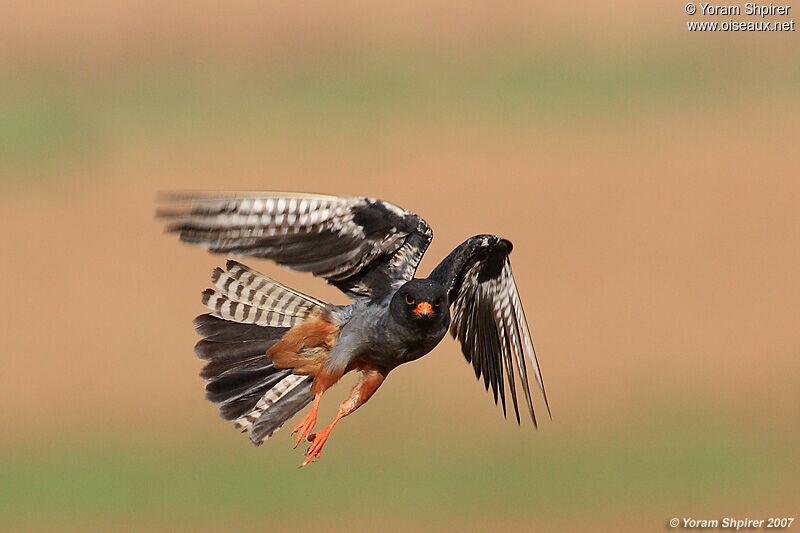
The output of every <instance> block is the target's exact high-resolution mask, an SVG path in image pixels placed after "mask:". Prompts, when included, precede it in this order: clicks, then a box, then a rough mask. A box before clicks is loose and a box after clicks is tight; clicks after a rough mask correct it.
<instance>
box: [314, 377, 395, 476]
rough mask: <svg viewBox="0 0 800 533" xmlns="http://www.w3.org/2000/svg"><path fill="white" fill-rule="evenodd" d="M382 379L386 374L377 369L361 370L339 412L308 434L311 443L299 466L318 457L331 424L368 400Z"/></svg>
mask: <svg viewBox="0 0 800 533" xmlns="http://www.w3.org/2000/svg"><path fill="white" fill-rule="evenodd" d="M384 379H386V376H385V375H384V374H382V373H381V372H379V371H378V370H366V371H362V373H361V377H360V378H359V380H358V382H357V383H356V385H355V387H353V390H352V392H350V396H349V397H348V398H347V399H346V400H345V401H343V402H342V404H341V405H340V406H339V412H338V413H336V416H335V417H334V418H333V421H332V422H331V423H330V425H329V426H328V427H326V428H325V429H323V430H322V431H320V432H319V433H317V434H312V435H309V436H308V440H310V441H312V443H311V446H310V447H309V448H308V451H307V452H306V458H305V460H304V461H303V464H301V465H300V466H301V467H303V466H306V465H307V464H308V463H310V462H311V461H312V460H313V461H316V460H317V459H319V456H320V454H321V453H322V447H323V446H324V445H325V441H327V440H328V437H329V436H330V434H331V430H332V429H333V426H335V425H336V423H337V422H338V421H339V420H341V419H342V418H344V417H345V416H347V415H349V414H350V413H352V412H353V411H355V410H356V409H358V408H359V407H360V406H361V405H363V404H364V403H365V402H366V401H367V400H369V399H370V397H371V396H372V395H373V394H374V393H375V391H376V390H378V387H380V386H381V383H383V380H384Z"/></svg>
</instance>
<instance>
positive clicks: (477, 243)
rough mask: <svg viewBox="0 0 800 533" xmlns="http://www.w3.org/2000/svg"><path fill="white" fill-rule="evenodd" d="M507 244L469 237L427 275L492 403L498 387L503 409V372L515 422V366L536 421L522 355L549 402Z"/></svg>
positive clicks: (494, 238) (489, 237)
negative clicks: (440, 290)
mask: <svg viewBox="0 0 800 533" xmlns="http://www.w3.org/2000/svg"><path fill="white" fill-rule="evenodd" d="M511 248H512V246H511V242H510V241H507V240H505V239H501V238H500V237H497V236H495V235H478V236H475V237H472V238H470V239H468V240H467V241H465V242H464V243H463V244H461V245H460V246H459V247H458V248H456V249H455V250H453V252H452V253H451V254H450V255H449V256H447V257H446V258H445V259H444V260H443V261H442V262H441V263H440V264H439V266H437V267H436V268H435V269H434V271H433V272H432V273H431V276H430V278H431V279H434V280H436V281H438V282H439V283H441V284H442V285H444V287H445V288H446V289H447V291H448V300H449V302H450V305H452V306H453V318H452V322H451V325H450V333H451V334H452V335H453V337H454V338H456V339H458V340H459V342H460V343H461V351H462V352H463V354H464V357H466V359H467V361H468V362H471V363H472V366H473V367H474V369H475V376H476V377H477V378H479V379H480V377H481V376H483V381H484V385H485V386H486V389H487V390H488V389H489V386H490V385H491V387H492V391H493V393H494V400H495V403H497V396H498V392H499V395H500V398H501V400H502V403H503V413H504V414H505V411H506V401H505V390H504V385H503V374H504V373H505V376H506V378H507V381H508V386H509V389H510V394H511V398H512V400H513V402H514V413H515V414H516V417H517V422H519V408H518V406H517V395H516V385H515V381H514V373H515V368H516V372H517V373H518V374H519V377H520V381H521V382H522V388H523V392H524V393H525V399H526V401H527V404H528V409H529V411H530V414H531V419H532V420H533V423H534V425H536V415H535V414H534V411H533V402H532V400H531V392H530V385H529V382H528V371H527V368H526V360H527V361H529V362H530V365H531V367H532V370H533V374H534V376H535V379H536V382H537V383H538V385H539V388H540V389H541V391H542V395H543V396H544V401H545V405H547V410H548V413H549V412H550V406H549V404H548V403H547V394H546V393H545V389H544V383H543V382H542V375H541V372H540V371H539V363H538V361H537V359H536V352H535V351H534V348H533V341H532V340H531V334H530V331H529V330H528V324H527V323H526V320H525V313H524V311H523V310H522V303H521V301H520V298H519V293H518V291H517V286H516V283H515V282H514V276H513V275H512V273H511V263H510V262H509V259H508V256H509V254H510V253H511Z"/></svg>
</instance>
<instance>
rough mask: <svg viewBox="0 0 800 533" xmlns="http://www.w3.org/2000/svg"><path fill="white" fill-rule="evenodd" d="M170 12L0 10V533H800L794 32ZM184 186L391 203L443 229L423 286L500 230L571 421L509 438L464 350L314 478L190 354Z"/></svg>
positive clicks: (328, 8) (414, 382)
mask: <svg viewBox="0 0 800 533" xmlns="http://www.w3.org/2000/svg"><path fill="white" fill-rule="evenodd" d="M164 4H165V3H164V2H155V1H150V0H147V1H144V2H137V3H136V5H128V6H121V5H116V6H112V5H110V4H109V3H106V2H96V1H95V2H89V1H79V2H58V3H51V4H48V5H45V4H30V5H26V6H21V5H20V4H19V3H17V2H5V1H3V2H0V64H1V65H2V68H0V210H1V212H2V221H3V222H2V225H3V235H4V236H3V246H2V250H3V261H2V262H0V279H2V280H4V281H3V292H4V295H5V297H4V302H5V305H3V306H2V308H1V309H0V339H2V361H3V372H0V400H2V406H3V407H2V409H0V424H2V427H3V428H4V431H3V432H2V436H0V525H2V526H3V527H2V529H3V530H59V531H60V530H75V531H82V530H85V529H97V530H104V531H105V530H141V531H153V530H164V531H167V530H169V531H173V530H186V531H204V530H208V531H211V530H219V529H223V530H225V529H227V530H234V529H235V530H253V531H265V530H266V531H272V530H277V529H278V528H287V529H288V528H291V529H307V528H312V527H313V528H316V529H318V530H322V531H327V530H334V531H354V530H366V531H370V530H374V529H377V528H380V529H382V530H387V531H407V530H429V531H441V530H463V531H490V530H491V531H494V530H508V531H529V530H536V531H575V530H584V529H590V530H596V531H651V530H652V531H661V530H663V529H664V528H665V527H666V524H667V522H668V520H669V519H670V518H672V517H673V516H677V517H684V516H685V517H694V518H710V519H713V518H718V519H721V518H723V517H725V516H731V517H734V518H744V517H750V518H767V517H770V516H796V515H797V512H798V509H800V506H798V504H800V490H799V489H798V483H797V480H798V474H800V467H798V464H800V462H798V454H797V449H798V446H800V362H798V361H799V359H798V358H799V356H800V329H799V328H798V318H800V304H798V302H799V301H800V278H799V277H798V271H799V270H800V246H798V243H800V214H798V195H800V177H799V176H798V168H800V151H798V133H800V130H799V129H798V119H800V101H798V98H797V96H798V94H800V92H799V91H798V89H800V60H798V58H800V55H799V54H798V51H800V47H799V46H798V39H797V34H796V33H792V34H762V33H750V34H747V33H740V34H730V33H708V34H699V33H689V32H688V31H687V30H686V20H687V16H686V15H685V14H684V12H683V4H682V3H681V4H678V3H675V2H669V3H664V5H656V4H655V3H651V2H632V1H631V2H619V3H614V4H613V5H599V4H596V3H592V2H588V1H576V2H572V3H563V2H552V1H548V2H544V3H537V4H536V5H532V4H531V3H529V2H501V3H486V4H470V3H462V2H452V1H441V2H406V3H402V4H398V3H395V2H372V3H363V2H351V1H345V2H342V1H338V2H310V3H285V2H233V3H227V4H225V5H221V4H217V3H213V2H184V1H180V2H168V3H166V4H167V5H164ZM723 18H724V17H723ZM170 189H225V190H230V189H263V190H270V189H272V190H297V191H316V192H324V193H334V194H366V195H371V196H376V197H380V198H384V199H386V200H389V201H392V202H394V203H397V204H399V205H401V206H403V207H406V208H408V209H412V210H414V211H416V212H418V213H420V214H421V215H422V216H424V217H425V218H426V220H427V221H428V222H429V223H430V224H431V226H432V227H433V228H434V231H435V233H436V238H435V240H434V242H433V245H432V246H431V248H430V250H429V252H428V254H427V255H426V257H425V259H424V260H423V263H422V265H421V269H420V273H421V274H424V275H426V274H427V273H428V272H429V271H430V269H431V268H433V266H435V265H436V264H437V262H438V261H439V260H440V259H441V258H442V257H443V256H444V255H445V254H447V253H448V252H449V251H450V250H451V249H452V248H453V247H455V246H456V245H457V244H458V243H460V242H461V241H462V240H463V239H465V238H466V237H468V236H470V235H472V234H476V233H483V232H493V233H498V234H500V235H503V236H505V237H507V238H509V239H511V240H512V241H513V242H514V244H515V249H514V253H513V256H512V259H513V264H514V269H515V275H516V277H517V280H518V285H519V288H520V291H521V293H522V297H523V300H524V303H525V307H526V311H527V315H528V319H529V321H530V322H531V327H532V330H533V334H534V340H535V342H536V346H537V350H538V353H539V358H540V362H541V366H542V371H543V374H544V378H545V383H546V385H547V387H548V393H549V398H550V402H551V406H552V411H553V420H552V421H550V420H547V419H546V417H545V420H544V421H543V422H542V423H541V425H540V429H539V430H538V431H535V430H534V429H533V428H532V426H531V425H530V423H529V422H523V425H522V427H517V426H516V424H515V423H514V422H513V421H512V420H505V421H504V420H503V417H502V413H501V411H500V409H499V408H498V407H495V406H494V405H493V404H492V402H491V398H490V395H489V394H487V393H486V392H485V391H484V390H483V387H482V385H479V384H478V383H477V382H476V381H475V379H474V376H473V374H472V370H471V368H470V367H469V366H468V365H467V364H466V363H465V362H464V360H463V358H462V356H461V354H460V351H459V349H458V346H457V344H456V343H455V342H453V341H452V340H446V341H444V342H443V343H442V344H441V345H440V346H439V347H438V348H437V349H436V350H435V351H434V352H433V353H432V354H431V355H429V356H428V357H426V358H424V359H422V360H420V361H419V362H417V363H415V364H413V365H408V366H407V367H405V368H401V369H400V370H398V371H397V372H396V374H393V377H392V379H391V380H389V381H388V382H387V384H386V385H385V386H384V387H383V388H382V389H381V391H380V393H379V394H377V395H376V396H375V398H374V399H373V400H371V401H370V403H369V404H368V405H367V406H366V407H364V408H363V409H362V410H360V411H359V412H358V413H357V415H354V416H353V417H351V418H348V419H347V420H346V421H345V422H344V423H342V424H340V426H339V427H337V430H336V432H335V433H334V437H333V438H332V439H331V441H330V443H329V444H328V445H327V446H326V450H325V454H324V456H323V458H322V460H321V461H320V462H319V463H317V464H315V465H313V467H310V468H306V469H303V470H298V469H297V468H296V466H297V465H298V464H299V463H300V461H301V460H302V454H301V453H300V451H299V450H297V451H293V450H292V449H291V442H292V441H291V440H290V439H289V436H288V432H286V431H282V432H280V433H278V434H276V435H275V436H274V437H273V438H272V439H271V440H269V441H268V442H267V443H266V444H265V445H264V446H262V447H261V448H258V449H256V448H253V447H251V446H250V445H249V444H248V442H247V439H246V438H244V437H242V436H240V435H237V434H236V432H235V431H234V430H233V429H232V428H231V427H230V425H229V424H228V423H225V422H224V421H222V420H220V419H219V418H218V416H217V414H216V409H215V407H214V406H212V405H211V404H209V403H207V402H206V401H205V400H204V398H203V390H202V381H201V380H200V378H199V377H198V376H197V373H198V371H199V369H200V367H201V363H200V362H199V361H197V360H196V359H195V358H194V356H193V354H192V346H193V344H194V342H195V340H196V339H195V336H194V333H193V329H192V327H191V320H192V318H193V317H194V316H196V315H197V314H199V313H201V312H203V309H202V306H201V304H200V292H201V291H202V290H203V289H204V288H205V287H206V286H207V285H208V283H209V275H210V272H211V270H212V269H213V267H215V266H217V265H219V264H222V263H223V262H224V257H214V256H210V255H208V254H206V253H205V252H203V251H202V250H199V249H192V248H189V247H187V246H184V245H181V244H179V243H178V242H177V241H176V240H175V239H174V238H172V237H171V236H165V235H163V234H162V229H161V227H160V226H159V224H158V223H157V222H156V221H155V220H154V217H153V214H154V208H155V199H156V192H157V191H159V190H170ZM253 264H254V266H256V268H259V269H262V270H264V271H265V272H267V273H269V274H270V275H272V276H274V277H277V278H278V279H280V280H282V281H284V282H286V283H288V284H290V285H292V286H294V287H296V288H298V289H300V290H303V291H305V292H310V293H312V294H314V295H316V296H318V297H321V298H327V299H331V300H334V301H342V296H341V295H339V294H338V293H337V292H336V291H335V290H333V289H331V288H329V287H327V286H325V284H324V283H322V282H320V281H319V280H315V279H311V278H309V277H306V276H301V275H297V274H294V273H291V272H286V271H283V270H281V269H279V268H276V267H274V266H273V265H270V264H266V263H264V262H258V261H255V262H253ZM346 388H347V387H346V384H343V385H341V386H339V387H337V388H336V389H335V390H334V393H333V395H332V397H331V399H330V400H329V402H328V405H326V406H324V407H325V409H323V419H326V418H328V417H329V416H332V414H333V412H334V410H335V407H336V404H337V403H338V400H339V399H340V398H341V397H343V395H344V394H345V393H346ZM543 407H544V406H543V405H542V403H541V402H539V403H538V404H537V408H538V409H539V412H540V413H544V410H543ZM793 513H794V514H793ZM797 518H798V519H800V516H797Z"/></svg>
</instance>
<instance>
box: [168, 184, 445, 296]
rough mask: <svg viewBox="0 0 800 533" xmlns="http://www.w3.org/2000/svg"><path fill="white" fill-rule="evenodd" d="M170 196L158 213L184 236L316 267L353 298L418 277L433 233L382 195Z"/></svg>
mask: <svg viewBox="0 0 800 533" xmlns="http://www.w3.org/2000/svg"><path fill="white" fill-rule="evenodd" d="M163 200H165V201H167V202H169V205H168V207H167V208H166V209H160V210H159V212H158V214H159V216H160V217H161V218H164V219H166V221H167V231H171V232H177V233H178V234H179V235H180V238H181V240H183V241H186V242H189V243H193V244H197V245H200V246H203V247H204V248H207V249H208V250H210V251H212V252H217V253H227V254H231V255H238V256H255V257H263V258H267V259H272V260H274V261H275V262H277V263H278V264H281V265H283V266H286V267H289V268H292V269H295V270H300V271H304V272H312V273H313V274H315V275H317V276H321V277H324V278H326V279H327V280H328V281H329V282H330V283H333V284H334V285H336V286H337V287H338V288H339V289H341V290H342V291H344V292H345V293H346V294H348V295H349V296H351V297H353V298H362V297H365V298H369V297H371V296H373V295H374V294H373V293H374V292H375V291H386V290H388V289H390V288H392V287H394V288H396V287H398V286H399V285H401V284H402V283H403V282H405V281H408V280H410V279H412V278H413V277H414V273H415V271H416V268H417V265H418V264H419V261H420V259H421V258H422V254H423V253H424V252H425V249H426V248H427V246H428V244H429V243H430V241H431V239H432V237H433V233H432V231H431V229H430V227H429V226H428V224H427V223H426V222H425V221H424V220H423V219H422V218H421V217H419V216H418V215H416V214H414V213H412V212H410V211H406V210H404V209H402V208H400V207H398V206H396V205H393V204H390V203H388V202H384V201H381V200H377V199H374V198H366V197H344V196H342V197H339V196H324V195H313V194H301V193H241V194H225V193H222V194H217V195H211V196H204V195H201V194H188V195H171V196H168V197H164V198H163ZM374 271H379V272H374ZM387 281H388V283H387ZM228 297H229V298H232V297H231V296H230V295H228Z"/></svg>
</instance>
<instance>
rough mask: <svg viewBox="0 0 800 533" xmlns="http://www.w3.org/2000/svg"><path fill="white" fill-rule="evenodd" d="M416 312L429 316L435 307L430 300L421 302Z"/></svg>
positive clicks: (421, 315)
mask: <svg viewBox="0 0 800 533" xmlns="http://www.w3.org/2000/svg"><path fill="white" fill-rule="evenodd" d="M414 314H415V315H417V316H418V317H423V316H424V317H428V316H431V315H432V314H433V307H432V306H431V304H430V303H428V302H420V303H419V304H417V307H416V308H415V309H414Z"/></svg>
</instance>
